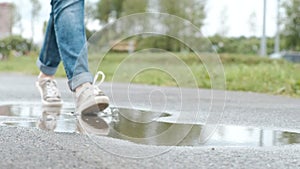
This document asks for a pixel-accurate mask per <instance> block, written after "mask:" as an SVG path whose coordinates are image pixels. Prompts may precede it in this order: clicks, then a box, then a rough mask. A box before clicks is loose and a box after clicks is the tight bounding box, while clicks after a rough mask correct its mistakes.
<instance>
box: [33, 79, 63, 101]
mask: <svg viewBox="0 0 300 169" xmlns="http://www.w3.org/2000/svg"><path fill="white" fill-rule="evenodd" d="M35 86H36V87H37V88H38V90H39V92H40V96H41V101H42V104H43V105H44V106H62V105H63V101H62V100H61V101H60V102H47V101H46V100H44V99H43V90H42V88H41V87H40V85H39V83H38V82H35Z"/></svg>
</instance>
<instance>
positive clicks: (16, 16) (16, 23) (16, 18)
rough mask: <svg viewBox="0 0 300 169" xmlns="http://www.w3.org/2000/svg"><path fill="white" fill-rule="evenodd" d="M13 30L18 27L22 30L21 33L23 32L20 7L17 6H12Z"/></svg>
mask: <svg viewBox="0 0 300 169" xmlns="http://www.w3.org/2000/svg"><path fill="white" fill-rule="evenodd" d="M11 23H12V24H11V28H13V27H18V28H19V30H20V33H22V32H23V27H22V23H21V15H20V13H19V10H18V7H17V6H16V4H14V3H13V4H12V17H11Z"/></svg>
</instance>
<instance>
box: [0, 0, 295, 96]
mask: <svg viewBox="0 0 300 169" xmlns="http://www.w3.org/2000/svg"><path fill="white" fill-rule="evenodd" d="M85 3H86V5H85V8H86V19H85V23H86V33H87V38H89V37H90V36H91V35H93V33H95V32H97V31H99V30H101V28H102V27H103V26H104V25H106V24H107V23H113V22H114V21H115V20H117V19H118V18H120V17H122V16H127V15H130V14H134V13H141V12H163V13H169V14H172V15H176V16H179V17H181V18H184V19H186V20H189V21H190V22H192V23H193V24H194V25H195V26H196V27H197V28H199V29H200V30H201V31H202V34H203V35H204V36H205V37H207V38H208V39H209V40H210V41H211V43H212V48H213V49H214V50H215V51H216V52H217V53H218V54H219V55H220V58H221V61H222V63H223V65H224V69H225V74H226V83H227V89H228V90H242V91H254V92H263V93H271V94H284V95H289V96H296V97H298V96H300V73H299V72H300V71H299V70H300V64H299V62H300V8H299V6H300V0H243V1H240V0H183V1H174V0H86V2H85ZM50 11H51V6H50V0H48V1H47V0H0V71H1V72H23V73H26V74H37V73H38V70H37V69H35V68H33V67H34V65H35V60H36V58H37V56H38V53H39V50H40V47H41V45H42V43H43V37H44V33H45V28H46V26H47V20H48V17H49V13H50ZM145 48H159V49H163V50H166V51H171V52H174V53H177V54H178V55H179V56H180V57H181V58H182V60H183V61H185V62H186V63H187V64H188V65H190V66H191V68H192V69H193V71H194V72H195V73H196V74H197V75H199V78H198V79H197V81H198V87H201V88H210V83H209V80H210V79H209V76H207V72H206V71H205V70H204V68H203V70H202V67H201V64H202V63H201V61H198V59H195V58H194V57H192V56H191V55H192V54H191V53H192V51H190V50H189V49H187V48H186V47H184V46H183V45H180V42H179V41H178V40H176V39H171V38H166V37H164V36H156V37H146V38H144V37H135V38H133V39H128V40H124V41H122V42H120V43H118V44H117V45H115V46H113V48H112V50H111V56H112V57H113V58H118V59H111V60H109V59H108V60H107V64H108V67H109V64H112V63H113V62H116V63H117V62H120V60H122V59H123V58H124V57H126V55H127V54H128V52H133V51H139V50H140V49H145ZM116 60H117V61H116ZM199 67H201V68H199ZM198 69H201V70H198ZM104 71H106V73H107V74H108V80H110V79H111V76H112V75H113V71H112V70H109V68H107V70H105V68H104ZM57 75H58V76H65V74H64V71H63V68H62V67H60V69H59V71H58V73H57ZM157 78H158V79H156V80H155V79H154V80H155V81H153V78H151V79H150V78H149V79H147V78H146V79H145V78H144V79H140V80H137V82H138V83H147V84H153V85H166V86H169V85H172V83H170V82H168V80H165V79H166V78H164V77H163V76H162V77H161V79H160V77H159V76H158V77H157Z"/></svg>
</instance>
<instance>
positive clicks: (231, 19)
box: [0, 0, 282, 43]
mask: <svg viewBox="0 0 300 169" xmlns="http://www.w3.org/2000/svg"><path fill="white" fill-rule="evenodd" d="M39 1H40V2H41V4H42V9H41V11H40V14H39V16H38V18H37V19H36V21H35V37H34V41H35V42H37V43H41V42H42V41H43V33H42V28H43V22H44V21H47V20H48V17H49V13H50V0H39ZM88 1H90V2H97V1H98V0H88ZM281 1H282V0H281ZM1 2H14V3H15V4H16V5H17V6H18V7H19V9H20V11H19V12H20V14H21V17H22V27H23V30H22V31H21V30H20V29H17V28H14V29H13V33H17V34H20V33H21V34H22V36H23V37H25V38H31V24H30V17H31V16H30V10H31V8H30V3H29V0H0V3H1ZM253 13H255V15H256V17H254V18H253V19H252V20H253V21H254V23H255V27H256V29H255V31H253V30H252V31H251V29H250V24H249V20H250V16H251V14H253ZM276 15H277V0H267V16H266V20H267V22H266V34H267V36H270V37H271V36H274V35H275V32H276ZM222 18H223V19H224V18H225V25H224V24H222V21H221V20H222ZM262 18H263V0H207V5H206V19H205V21H204V23H205V24H204V27H203V28H202V32H203V34H204V35H206V36H210V35H214V34H216V33H220V32H221V31H222V30H226V31H225V32H226V34H225V35H226V36H230V37H238V36H251V35H255V36H260V35H261V34H262ZM88 27H89V28H90V29H94V30H97V29H99V28H100V27H99V26H98V25H97V22H94V23H91V24H89V25H88ZM224 27H225V28H226V29H222V28H224Z"/></svg>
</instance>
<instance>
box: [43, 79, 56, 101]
mask: <svg viewBox="0 0 300 169" xmlns="http://www.w3.org/2000/svg"><path fill="white" fill-rule="evenodd" d="M46 91H47V96H48V97H59V94H58V91H57V87H56V83H55V81H53V80H47V81H46Z"/></svg>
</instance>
